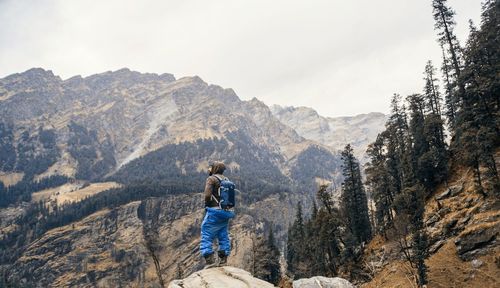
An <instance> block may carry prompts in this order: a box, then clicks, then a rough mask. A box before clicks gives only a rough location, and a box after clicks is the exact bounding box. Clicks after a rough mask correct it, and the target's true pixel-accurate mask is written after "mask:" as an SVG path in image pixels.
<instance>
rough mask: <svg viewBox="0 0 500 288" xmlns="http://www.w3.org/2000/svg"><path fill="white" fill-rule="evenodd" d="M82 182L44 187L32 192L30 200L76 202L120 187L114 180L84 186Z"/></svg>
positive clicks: (60, 202)
mask: <svg viewBox="0 0 500 288" xmlns="http://www.w3.org/2000/svg"><path fill="white" fill-rule="evenodd" d="M83 186H84V182H80V181H79V182H75V183H67V184H64V185H62V186H59V187H55V188H50V189H45V190H42V191H39V192H35V193H33V194H32V201H33V202H37V201H40V200H47V201H55V202H56V203H57V204H59V205H60V204H63V203H65V202H78V201H81V200H83V199H85V198H86V197H89V196H92V195H95V194H97V193H100V192H102V191H105V190H108V189H111V188H117V187H120V184H119V183H116V182H102V183H92V184H90V185H88V186H86V187H83Z"/></svg>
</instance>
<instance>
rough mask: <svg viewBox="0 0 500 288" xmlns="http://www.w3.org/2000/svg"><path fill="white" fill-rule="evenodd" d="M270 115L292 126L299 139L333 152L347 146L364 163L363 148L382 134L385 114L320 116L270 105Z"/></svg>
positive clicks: (297, 108)
mask: <svg viewBox="0 0 500 288" xmlns="http://www.w3.org/2000/svg"><path fill="white" fill-rule="evenodd" d="M271 110H272V111H273V115H274V116H276V118H278V119H279V120H280V121H281V122H283V123H285V124H286V125H288V126H290V127H292V128H293V129H294V130H295V131H297V133H299V135H300V136H302V137H304V138H307V139H311V140H314V141H317V142H319V143H322V144H324V145H328V146H330V147H332V148H334V149H335V150H342V149H344V147H345V145H347V144H349V143H350V144H351V146H352V147H353V148H354V152H355V154H356V157H357V158H358V159H359V160H360V161H361V162H362V163H364V162H366V160H367V157H366V154H365V152H366V148H367V147H368V144H370V143H371V142H373V141H374V139H375V138H376V137H377V134H378V133H380V132H382V131H383V130H384V127H385V123H386V121H387V115H384V114H382V113H376V112H373V113H369V114H360V115H356V116H352V117H324V116H321V115H319V114H318V112H316V111H315V110H313V109H311V108H308V107H282V106H279V105H273V106H272V107H271Z"/></svg>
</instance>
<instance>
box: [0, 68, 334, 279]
mask: <svg viewBox="0 0 500 288" xmlns="http://www.w3.org/2000/svg"><path fill="white" fill-rule="evenodd" d="M0 115H1V116H0V181H1V182H0V215H2V217H1V220H0V272H1V273H0V275H7V276H5V277H6V278H5V277H4V279H0V280H2V281H7V283H10V282H15V283H25V284H27V285H30V284H34V285H38V286H51V285H52V286H57V285H62V286H82V287H87V286H89V287H90V286H93V285H97V284H96V283H100V284H99V285H104V286H117V285H118V286H120V285H122V284H123V285H128V286H133V285H143V284H147V283H149V284H151V283H158V282H159V281H160V280H163V281H168V280H170V279H173V278H174V277H175V276H176V275H177V274H179V273H181V274H186V275H187V274H189V273H192V272H194V271H196V270H197V269H199V267H200V265H201V259H200V257H199V255H198V251H197V243H198V242H197V241H198V238H199V223H200V221H201V217H202V213H203V210H202V208H201V207H202V202H201V195H200V191H202V189H203V185H204V181H205V177H206V172H205V171H206V168H207V166H208V163H209V161H212V160H222V161H224V162H225V163H226V164H227V166H228V168H229V169H228V171H227V175H228V177H229V178H231V179H232V180H233V181H234V182H235V183H236V184H237V186H238V187H239V190H240V191H241V192H240V193H239V194H238V195H237V197H238V201H239V206H238V209H239V211H238V216H237V218H236V219H235V220H234V221H233V224H232V233H233V242H234V243H233V246H234V255H233V256H232V257H231V260H230V264H232V265H235V266H237V267H242V268H246V269H247V270H248V269H250V267H249V265H251V263H250V261H249V259H251V257H252V252H251V250H252V249H251V247H252V245H253V244H252V243H253V242H252V241H253V239H255V237H257V235H261V234H263V233H265V231H267V230H268V229H269V228H270V227H273V229H274V231H276V232H275V233H276V238H277V240H278V242H279V243H281V244H280V245H281V246H282V245H283V241H284V237H285V233H286V229H287V227H288V225H289V222H290V221H291V220H290V219H292V218H293V215H294V213H295V209H296V207H297V204H298V203H301V205H302V206H303V207H304V208H305V209H307V210H309V209H308V208H309V207H311V206H312V201H313V199H314V195H315V193H316V189H317V185H318V184H319V183H323V182H324V181H334V182H339V181H340V180H341V176H340V159H339V158H340V157H339V155H338V154H337V152H336V149H335V148H333V147H330V146H329V145H326V144H324V143H320V142H319V141H316V140H315V139H308V137H304V136H307V135H300V133H297V131H296V129H294V128H293V127H291V126H290V125H289V124H287V123H284V121H282V120H280V119H279V118H278V117H276V116H275V114H273V111H272V110H271V109H270V108H269V107H268V106H266V105H265V104H264V103H263V102H261V101H259V100H258V99H256V98H254V99H252V100H249V101H242V100H241V99H239V98H238V96H237V95H236V94H235V92H234V91H233V90H232V89H224V88H222V87H219V86H216V85H210V84H207V83H205V82H204V81H203V80H202V79H200V78H199V77H196V76H194V77H184V78H181V79H176V78H175V77H174V76H173V75H171V74H161V75H158V74H152V73H139V72H135V71H130V70H129V69H121V70H118V71H113V72H105V73H101V74H96V75H92V76H88V77H80V76H75V77H72V78H69V79H66V80H63V79H61V78H60V77H58V76H56V75H54V74H53V73H52V72H51V71H47V70H44V69H40V68H34V69H30V70H28V71H26V72H23V73H17V74H13V75H10V76H7V77H5V78H3V79H0ZM158 269H160V270H158ZM0 284H2V282H1V281H0ZM149 284H148V285H149Z"/></svg>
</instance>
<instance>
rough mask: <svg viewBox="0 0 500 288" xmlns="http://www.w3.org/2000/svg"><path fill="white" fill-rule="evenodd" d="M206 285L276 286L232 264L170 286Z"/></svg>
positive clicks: (191, 287)
mask: <svg viewBox="0 0 500 288" xmlns="http://www.w3.org/2000/svg"><path fill="white" fill-rule="evenodd" d="M205 287H206V288H208V287H221V288H222V287H228V288H229V287H230V288H240V287H241V288H275V286H274V285H273V284H271V283H268V282H266V281H263V280H260V279H257V278H254V277H253V276H252V275H251V274H250V273H249V272H247V271H245V270H242V269H238V268H235V267H231V266H224V267H217V268H210V269H204V270H200V271H198V272H195V273H193V274H191V275H190V276H189V277H187V278H184V279H182V280H174V281H172V282H170V284H169V285H168V288H205ZM294 287H295V286H294ZM339 287H340V286H339ZM346 287H347V286H346Z"/></svg>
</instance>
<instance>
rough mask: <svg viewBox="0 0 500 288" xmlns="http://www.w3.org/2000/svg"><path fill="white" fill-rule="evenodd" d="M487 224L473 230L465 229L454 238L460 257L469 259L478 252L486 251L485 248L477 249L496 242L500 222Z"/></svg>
mask: <svg viewBox="0 0 500 288" xmlns="http://www.w3.org/2000/svg"><path fill="white" fill-rule="evenodd" d="M488 224H489V225H488ZM488 224H487V225H483V226H482V227H478V228H477V229H474V230H470V231H465V232H464V233H461V234H460V235H459V236H458V237H457V238H456V240H455V245H456V246H457V253H458V254H459V256H460V257H461V258H462V259H465V260H470V259H471V258H473V257H474V256H477V255H478V254H481V253H483V254H484V253H485V252H487V250H483V251H477V250H478V249H481V248H482V249H484V248H487V247H488V246H490V247H491V246H494V245H496V244H497V243H496V241H497V237H498V234H499V233H500V222H496V223H488Z"/></svg>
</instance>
